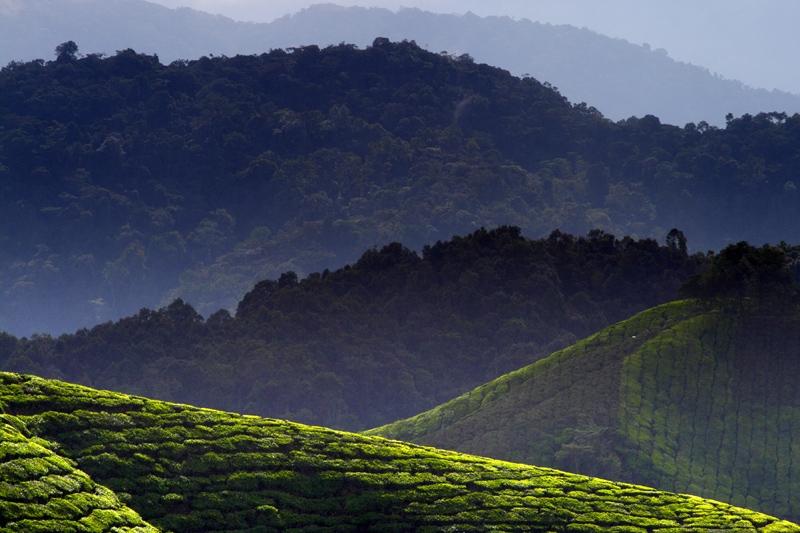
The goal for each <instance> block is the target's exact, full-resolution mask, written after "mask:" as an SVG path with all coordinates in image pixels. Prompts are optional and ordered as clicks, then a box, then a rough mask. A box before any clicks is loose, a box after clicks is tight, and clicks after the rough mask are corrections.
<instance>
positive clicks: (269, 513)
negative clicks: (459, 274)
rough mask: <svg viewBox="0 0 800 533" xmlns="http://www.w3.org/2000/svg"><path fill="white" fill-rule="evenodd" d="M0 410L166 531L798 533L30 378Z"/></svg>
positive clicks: (373, 441)
mask: <svg viewBox="0 0 800 533" xmlns="http://www.w3.org/2000/svg"><path fill="white" fill-rule="evenodd" d="M0 401H2V403H3V406H4V410H5V411H6V412H7V413H11V414H13V415H15V416H17V417H18V420H19V421H20V422H21V423H22V424H24V427H25V430H26V431H29V432H30V433H31V434H33V435H34V436H35V438H36V439H38V440H39V442H43V443H46V444H47V445H48V446H52V447H58V449H59V451H60V452H61V453H63V454H64V455H65V456H66V457H69V458H71V459H74V460H75V461H76V462H77V464H78V465H79V466H80V467H81V468H82V469H83V470H85V471H86V472H87V473H89V474H90V475H91V476H92V477H93V479H94V480H95V481H97V482H100V483H103V484H105V485H107V486H109V487H111V488H112V489H114V490H115V491H116V493H117V494H118V495H120V496H121V497H123V498H124V499H125V500H126V501H128V502H130V505H131V506H132V507H133V508H134V509H136V510H137V511H138V512H139V513H141V515H142V516H143V517H145V518H146V519H147V520H148V521H150V522H151V523H153V524H154V525H155V526H156V527H159V528H161V529H163V530H171V531H175V532H184V531H204V532H208V531H241V530H253V531H273V530H293V529H294V530H298V529H303V530H322V529H330V530H336V531H354V530H373V531H374V530H382V531H411V530H416V531H441V530H459V531H468V530H475V531H485V530H487V529H496V530H515V531H542V530H557V531H576V532H594V531H598V532H599V531H620V532H622V531H625V532H637V533H638V532H648V531H665V532H666V531H674V530H678V529H683V530H693V531H704V530H731V531H733V530H736V531H755V530H761V531H787V532H788V531H800V527H798V526H796V525H794V524H791V523H788V522H781V521H778V520H776V519H774V518H770V517H769V516H766V515H763V514H760V513H757V512H754V511H748V510H745V509H740V508H736V507H731V506H729V505H727V504H722V503H718V502H715V501H710V500H703V499H701V498H698V497H694V496H685V495H676V494H671V493H667V492H661V491H657V490H654V489H649V488H645V487H641V486H634V485H625V484H620V483H614V482H610V481H603V480H600V479H595V478H590V477H586V476H580V475H575V474H567V473H563V472H558V471H555V470H550V469H546V468H538V467H533V466H523V465H519V464H512V463H505V462H501V461H496V460H491V459H482V458H479V457H473V456H468V455H461V454H457V453H453V452H444V451H439V450H435V449H431V448H422V447H418V446H414V445H409V444H404V443H401V442H396V441H387V440H384V439H381V438H376V437H365V436H361V435H355V434H348V433H341V432H335V431H332V430H328V429H323V428H319V427H310V426H302V425H299V424H294V423H290V422H284V421H279V420H270V419H262V418H257V417H252V416H241V415H235V414H230V413H225V412H220V411H211V410H205V409H197V408H193V407H190V406H185V405H176V404H168V403H164V402H158V401H153V400H147V399H144V398H141V397H132V396H126V395H122V394H116V393H110V392H100V391H97V390H93V389H88V388H84V387H80V386H76V385H69V384H65V383H62V382H57V381H49V380H43V379H39V378H35V377H31V376H22V375H18V374H8V373H3V374H0ZM3 445H4V443H3ZM0 472H3V473H5V472H6V471H5V470H0Z"/></svg>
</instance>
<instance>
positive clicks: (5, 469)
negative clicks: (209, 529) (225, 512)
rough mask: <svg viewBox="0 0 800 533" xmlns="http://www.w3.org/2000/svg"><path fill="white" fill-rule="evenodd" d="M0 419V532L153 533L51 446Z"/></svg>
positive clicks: (15, 422) (11, 419) (4, 417)
mask: <svg viewBox="0 0 800 533" xmlns="http://www.w3.org/2000/svg"><path fill="white" fill-rule="evenodd" d="M24 432H25V428H24V425H23V424H22V422H21V421H20V420H19V419H16V418H15V417H12V416H8V415H0V532H3V533H5V532H8V533H11V532H19V531H26V532H42V533H50V532H54V531H58V532H62V533H67V532H75V533H79V532H102V531H109V530H110V529H111V528H115V531H119V532H123V531H129V532H139V533H146V532H151V531H152V532H155V531H156V530H155V528H153V527H151V526H149V525H147V524H146V523H145V522H144V521H143V520H142V519H141V517H140V516H139V515H138V514H136V513H135V512H134V511H132V510H131V509H129V508H127V507H125V506H124V505H123V504H122V503H120V501H119V499H117V497H116V496H115V495H114V493H113V492H112V491H110V490H109V489H107V488H105V487H101V486H99V485H97V484H95V483H94V482H93V481H92V480H91V479H90V478H89V476H87V475H86V474H85V473H83V472H81V471H80V470H77V469H76V468H75V467H74V465H73V463H72V462H71V461H69V460H67V459H65V458H63V457H59V456H58V455H56V453H54V452H53V451H52V450H51V449H50V448H51V446H52V445H51V444H50V443H48V442H47V441H43V440H41V439H37V438H30V437H28V436H26V435H25V434H24Z"/></svg>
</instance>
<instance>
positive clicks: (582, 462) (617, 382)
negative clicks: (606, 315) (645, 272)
mask: <svg viewBox="0 0 800 533" xmlns="http://www.w3.org/2000/svg"><path fill="white" fill-rule="evenodd" d="M795 265H796V264H795ZM795 280H796V271H795V272H792V271H791V270H789V269H788V268H787V263H786V257H785V254H782V253H781V251H780V250H779V249H776V248H762V249H754V248H752V247H748V246H746V245H744V244H740V245H737V246H732V247H729V248H728V249H726V250H725V251H723V252H722V253H721V254H719V255H718V256H717V257H715V258H714V261H713V264H712V266H711V268H709V269H708V270H706V271H705V272H704V273H703V274H702V275H700V276H698V277H697V278H695V279H693V280H692V282H691V283H688V284H687V285H686V290H687V291H688V292H689V293H690V294H692V295H699V296H702V298H701V299H700V300H687V301H678V302H673V303H670V304H666V305H663V306H659V307H656V308H654V309H651V310H648V311H646V312H644V313H641V314H639V315H637V316H635V317H633V318H631V319H629V320H626V321H623V322H620V323H619V324H616V325H614V326H612V327H610V328H607V329H605V330H603V331H601V332H599V333H597V334H595V335H592V336H590V337H588V338H587V339H585V340H582V341H580V342H578V343H576V344H575V345H573V346H571V347H569V348H567V349H565V350H562V351H559V352H556V353H554V354H552V355H550V356H549V357H547V358H544V359H541V360H539V361H537V362H536V363H534V364H533V365H530V366H527V367H524V368H522V369H519V370H517V371H515V372H512V373H509V374H507V375H505V376H502V377H500V378H498V379H497V380H494V381H492V382H489V383H487V384H485V385H482V386H480V387H478V388H476V389H474V390H473V391H471V392H469V393H467V394H465V395H462V396H460V397H458V398H456V399H454V400H451V401H450V402H447V403H445V404H443V405H441V406H439V407H437V408H435V409H433V410H430V411H428V412H426V413H422V414H420V415H418V416H416V417H413V418H410V419H408V420H404V421H399V422H396V423H393V424H389V425H387V426H384V427H381V428H378V429H376V430H373V431H370V432H368V433H370V434H379V435H384V436H388V437H391V438H399V439H403V440H409V441H413V442H419V443H425V444H429V445H435V446H439V447H443V448H447V449H455V450H460V451H464V452H468V453H481V454H485V455H489V456H492V457H498V458H502V459H506V460H515V461H523V462H536V464H543V465H548V466H552V467H558V468H563V469H566V470H570V471H579V472H582V473H588V474H592V475H601V476H606V477H611V478H613V479H623V480H626V481H629V482H634V483H642V484H654V485H656V486H659V487H663V488H665V489H669V490H673V491H677V492H690V493H692V494H698V495H701V496H704V497H709V498H716V499H722V500H724V501H728V502H733V503H737V504H740V505H748V506H752V507H755V508H759V509H763V510H765V511H766V512H769V513H773V514H775V515H777V516H782V517H786V518H789V519H793V518H794V519H797V517H798V516H800V507H798V501H800V500H798V496H797V495H798V494H800V465H798V462H797V461H796V460H795V459H796V457H798V454H799V453H800V444H798V443H800V440H798V438H800V393H799V392H798V388H797V387H796V383H795V381H796V380H795V376H796V375H797V372H798V371H800V359H798V357H797V354H798V353H799V352H800V335H798V322H799V321H798V316H800V312H798V307H797V303H796V302H797V295H798V288H797V286H796V281H795Z"/></svg>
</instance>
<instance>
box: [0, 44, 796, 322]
mask: <svg viewBox="0 0 800 533" xmlns="http://www.w3.org/2000/svg"><path fill="white" fill-rule="evenodd" d="M799 139H800V115H795V116H794V117H787V116H785V115H781V114H761V115H756V116H749V115H748V116H744V117H741V118H739V119H732V120H731V121H730V123H729V124H728V125H727V126H726V128H725V129H716V128H711V127H708V126H707V125H702V124H701V125H699V126H694V125H690V126H687V127H685V128H676V127H672V126H666V125H663V124H661V123H660V121H659V120H658V119H657V118H656V117H653V116H648V117H645V118H642V119H630V120H628V121H625V122H622V123H612V122H610V121H608V120H607V119H604V118H603V117H602V116H601V115H599V114H598V113H597V112H596V111H594V110H593V109H591V108H589V107H587V106H583V105H572V104H570V103H569V102H568V101H567V100H566V99H565V98H564V97H563V96H561V95H560V94H559V93H558V92H556V91H554V90H552V89H551V88H548V87H546V86H544V85H543V84H541V83H539V82H537V81H535V80H533V79H520V78H515V77H513V76H511V75H510V74H509V73H508V72H505V71H502V70H499V69H496V68H492V67H489V66H486V65H478V64H476V63H474V62H473V61H471V60H470V59H469V58H465V57H464V58H460V59H459V58H453V57H450V56H443V55H440V54H432V53H429V52H426V51H424V50H422V49H421V48H419V47H417V46H415V45H414V44H412V43H391V42H389V41H387V40H385V39H383V40H382V39H379V40H377V41H376V43H375V45H374V46H371V47H369V48H368V49H366V50H357V49H355V48H354V47H352V46H347V45H342V46H336V47H331V48H327V49H320V48H318V47H313V46H312V47H307V48H301V49H296V50H294V51H291V52H284V51H280V50H279V51H274V52H272V53H270V54H264V55H261V56H247V57H245V56H240V57H235V58H203V59H200V60H197V61H192V62H187V63H175V64H172V65H170V66H164V65H162V64H160V63H159V62H158V61H157V59H156V58H154V57H152V56H146V55H142V54H137V53H135V52H133V51H131V50H123V51H121V52H119V53H118V54H116V55H114V56H112V57H109V58H107V59H101V58H99V57H96V56H88V57H85V58H82V59H79V58H77V57H76V56H75V51H74V49H73V48H72V47H69V46H67V47H65V48H64V49H62V53H61V54H60V58H59V59H58V60H55V61H51V62H48V63H41V62H32V63H24V64H14V65H11V66H10V67H8V68H5V69H3V70H2V72H0V187H2V191H3V194H2V197H1V198H0V207H2V209H0V241H1V242H2V243H3V246H2V247H0V290H2V293H3V296H4V297H3V298H2V300H0V328H2V329H6V330H10V331H11V332H13V333H17V334H26V335H27V334H31V333H33V332H41V331H50V332H63V331H69V330H74V329H76V328H78V327H81V326H84V325H89V324H96V323H98V322H103V321H105V320H109V319H114V318H118V317H120V316H126V315H129V314H131V313H134V312H136V311H137V310H138V309H140V308H142V307H148V306H149V307H153V306H157V305H159V303H163V304H166V303H168V302H169V301H171V300H173V299H174V298H175V297H183V298H184V299H186V300H187V301H189V302H191V303H193V304H195V305H197V307H198V309H199V310H200V312H201V313H203V314H204V315H210V314H211V313H213V312H215V311H216V310H218V309H219V308H220V307H225V308H228V309H232V308H233V307H235V305H236V302H237V301H239V299H240V298H241V296H242V295H243V294H244V293H245V292H246V291H247V290H249V288H251V287H252V286H253V284H254V283H256V282H257V281H259V280H261V279H265V278H272V279H276V278H278V277H279V276H280V274H281V273H283V272H286V271H289V270H293V271H295V272H298V273H299V274H300V275H305V274H308V273H310V272H315V271H322V270H324V269H326V268H338V267H339V266H342V265H344V264H346V263H348V262H351V261H354V260H356V259H357V258H358V256H359V255H360V254H361V252H363V250H364V249H366V248H369V247H371V246H373V245H376V244H383V243H387V242H392V241H402V242H403V243H405V244H406V245H407V246H409V247H410V248H412V249H419V248H421V247H422V246H423V245H425V244H427V243H428V242H432V241H435V240H437V239H444V238H449V237H450V236H452V235H454V234H463V233H468V232H471V231H474V230H476V229H477V228H479V227H481V226H489V227H496V226H499V225H503V224H512V225H516V226H520V227H521V228H522V229H523V231H524V232H525V233H526V234H528V235H532V236H542V235H547V234H549V233H550V232H551V231H552V230H553V228H561V229H562V230H563V231H571V232H578V233H585V232H587V231H589V230H590V229H593V228H600V229H603V230H605V231H608V232H613V233H616V234H620V235H634V236H640V237H641V236H651V237H652V236H657V237H662V236H663V235H665V234H666V233H667V232H668V231H669V230H670V228H675V227H679V228H681V229H682V230H683V231H684V232H685V233H686V234H687V235H689V236H690V238H691V241H690V245H691V246H693V248H694V249H695V250H697V249H700V250H702V249H707V248H717V247H720V246H722V245H723V244H724V243H726V242H728V241H730V240H739V239H747V240H749V241H751V242H765V241H772V242H774V241H776V240H779V239H782V240H786V241H787V242H792V241H798V240H800V228H798V227H797V225H796V224H794V220H795V218H796V217H795V214H796V212H797V206H798V201H800V197H798V195H797V185H796V183H795V180H796V179H797V175H798V171H799V169H798V165H799V164H800V163H798V161H800V155H798V154H800V148H799V147H800V140H799ZM54 303H57V305H54Z"/></svg>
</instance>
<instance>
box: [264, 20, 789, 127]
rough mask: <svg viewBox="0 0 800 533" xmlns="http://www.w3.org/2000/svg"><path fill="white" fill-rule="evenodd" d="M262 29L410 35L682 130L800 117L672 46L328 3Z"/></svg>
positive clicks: (616, 114) (338, 35)
mask: <svg viewBox="0 0 800 533" xmlns="http://www.w3.org/2000/svg"><path fill="white" fill-rule="evenodd" d="M589 9H591V8H589ZM265 29H266V32H265V33H266V34H267V35H269V42H270V45H271V46H284V47H285V46H287V45H292V46H298V45H303V44H312V43H317V44H338V43H340V42H349V43H356V44H359V45H362V46H366V45H368V44H369V43H371V42H372V40H373V39H374V38H375V37H376V36H383V37H388V38H390V39H393V40H402V39H414V40H416V42H417V43H419V44H420V45H421V46H423V47H424V48H426V49H428V50H430V51H433V52H438V51H440V50H446V51H448V52H450V53H453V54H455V55H460V54H469V55H470V56H472V57H474V58H475V60H476V61H479V62H481V63H488V64H490V65H494V66H498V67H501V68H504V69H508V70H510V71H511V72H512V73H514V74H515V75H518V76H533V77H534V78H536V79H538V80H540V81H544V82H549V83H550V84H552V85H554V86H556V87H558V89H559V91H560V92H561V93H562V94H563V95H564V96H566V97H567V98H569V99H570V100H571V101H573V102H587V103H588V104H590V105H592V106H594V107H596V108H597V109H599V110H600V111H601V112H602V113H603V114H604V115H605V116H607V117H609V118H611V119H614V120H622V119H626V118H628V117H631V116H639V117H642V116H645V115H655V116H657V117H659V118H660V119H661V120H662V121H664V122H666V123H669V124H676V125H680V126H682V125H684V124H686V123H689V122H694V123H697V122H700V121H706V122H708V123H710V124H715V125H718V126H720V125H724V124H725V116H726V115H727V114H728V113H732V114H733V115H735V116H740V115H743V114H745V113H751V114H755V113H759V112H766V111H783V112H787V113H790V114H791V113H796V112H798V111H800V96H798V95H796V94H791V93H788V92H782V91H767V90H763V89H753V88H751V87H748V86H746V85H744V84H742V83H741V82H739V81H736V80H731V79H725V78H723V77H721V76H719V75H717V74H715V73H713V72H710V71H709V70H708V69H706V68H703V67H701V66H697V65H692V64H689V63H683V62H679V61H675V60H674V59H672V58H671V57H670V56H669V54H668V51H667V50H664V49H660V48H659V49H652V48H651V47H650V46H649V45H643V46H639V45H634V44H632V43H630V42H628V41H625V40H623V39H613V38H609V37H606V36H605V35H601V34H599V33H595V32H593V31H589V30H587V29H586V28H577V27H574V26H569V25H551V24H546V23H541V22H534V21H531V20H528V19H522V20H514V19H511V18H508V17H478V16H476V15H474V14H472V13H467V14H466V15H445V14H434V13H428V12H425V11H421V10H418V9H401V10H399V11H397V12H393V11H390V10H386V9H376V8H371V9H367V8H357V7H351V8H343V7H339V6H335V5H325V4H323V5H318V6H315V7H312V8H308V9H305V10H303V11H300V12H299V13H297V14H295V15H290V16H286V17H283V18H281V19H278V20H276V21H275V22H273V23H271V24H269V25H268V27H267V28H265Z"/></svg>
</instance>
